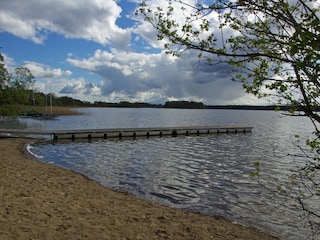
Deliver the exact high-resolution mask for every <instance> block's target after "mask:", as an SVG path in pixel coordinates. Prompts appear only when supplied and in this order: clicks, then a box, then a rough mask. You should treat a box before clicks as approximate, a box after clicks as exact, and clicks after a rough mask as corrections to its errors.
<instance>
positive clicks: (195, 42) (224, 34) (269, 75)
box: [137, 0, 320, 122]
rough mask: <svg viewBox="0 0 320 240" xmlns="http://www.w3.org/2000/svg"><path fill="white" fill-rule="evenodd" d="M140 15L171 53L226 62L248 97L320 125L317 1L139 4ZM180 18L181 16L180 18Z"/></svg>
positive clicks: (221, 1)
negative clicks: (265, 99) (273, 103)
mask: <svg viewBox="0 0 320 240" xmlns="http://www.w3.org/2000/svg"><path fill="white" fill-rule="evenodd" d="M137 14H142V15H143V16H144V17H145V20H146V21H148V22H150V23H151V24H152V25H153V27H154V28H155V29H157V34H158V39H159V40H161V41H163V42H164V47H165V48H166V49H167V53H169V54H173V55H175V56H180V55H181V54H182V53H183V52H184V51H186V50H189V49H193V50H198V51H199V55H198V56H199V57H200V58H204V59H206V60H207V61H208V63H210V64H212V63H213V62H216V61H218V62H227V63H229V64H230V65H232V66H233V67H234V68H233V69H234V74H233V80H235V81H240V82H242V83H243V87H244V88H245V89H246V91H247V93H252V94H254V95H256V96H258V97H271V99H272V100H273V101H276V102H277V103H279V104H280V103H281V104H288V105H290V106H291V107H292V108H293V109H297V107H299V109H301V108H302V109H303V111H304V112H305V113H306V114H307V115H308V116H310V117H311V118H312V119H313V120H315V121H317V122H320V117H319V116H318V114H316V112H315V110H316V109H317V107H318V106H319V99H318V98H319V92H320V91H319V86H320V85H319V81H318V79H319V71H320V66H319V59H320V45H319V41H320V39H319V32H320V21H319V3H318V2H317V1H315V0H307V1H305V0H297V1H283V0H282V1H280V0H269V1H266V0H239V1H226V0H215V1H211V4H207V5H204V4H197V5H190V4H187V3H185V2H183V1H179V0H175V1H174V0H173V1H168V5H167V8H160V7H157V8H151V7H149V6H148V1H145V2H143V3H142V4H141V6H140V8H139V11H138V12H137ZM178 16H179V17H178Z"/></svg>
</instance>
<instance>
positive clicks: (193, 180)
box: [0, 108, 313, 239]
mask: <svg viewBox="0 0 320 240" xmlns="http://www.w3.org/2000/svg"><path fill="white" fill-rule="evenodd" d="M79 111H81V112H83V115H77V116H61V117H59V118H58V119H57V120H53V121H39V120H35V119H28V118H23V119H17V120H15V121H10V122H8V121H4V120H2V121H0V128H3V127H6V128H21V129H30V130H31V129H36V130H61V129H94V128H136V127H179V126H209V125H210V126H228V125H232V126H234V125H239V126H250V127H253V129H252V132H251V133H245V134H243V133H240V134H219V135H205V136H191V137H162V138H160V137H152V138H149V139H147V138H137V139H135V140H134V139H127V140H119V139H113V140H102V139H101V140H94V141H90V142H87V141H79V142H72V141H67V142H59V141H58V142H47V141H46V142H40V143H37V144H34V145H33V146H31V152H32V153H33V154H34V155H37V156H38V157H39V159H40V160H41V161H47V162H49V163H52V164H54V165H57V166H61V167H64V168H67V169H70V170H72V171H76V172H79V173H82V174H84V175H86V176H88V177H90V178H91V179H94V180H96V181H98V182H99V183H101V184H102V185H104V186H106V187H108V188H111V189H115V190H120V191H123V192H127V193H130V194H132V195H134V196H136V197H138V198H142V199H147V200H150V201H153V202H157V203H161V204H164V205H167V206H170V207H174V208H179V209H186V210H190V211H195V212H200V213H202V214H207V215H212V216H223V217H227V218H229V219H232V220H233V221H236V222H239V223H242V224H245V225H250V226H254V227H257V228H260V229H263V230H266V231H269V232H272V233H274V234H276V235H277V236H280V237H283V238H285V239H305V238H306V236H307V235H306V234H310V229H309V226H308V225H306V224H305V223H306V221H305V219H304V218H303V216H302V215H303V212H301V211H298V210H296V209H295V208H292V207H291V200H290V199H288V198H286V197H284V196H281V195H279V194H278V193H277V192H276V191H275V189H276V187H277V184H278V181H280V182H281V181H286V180H287V179H288V175H289V174H290V173H291V172H290V170H291V169H292V168H295V167H297V166H301V164H303V159H300V158H298V157H293V156H292V155H288V154H289V153H290V154H293V155H294V154H299V152H300V150H299V149H298V148H297V146H296V145H295V144H296V143H297V139H296V138H295V135H296V134H299V135H300V141H301V142H300V144H302V145H303V143H304V142H305V139H306V138H307V137H308V136H311V134H312V131H313V127H312V124H311V122H310V120H309V119H308V118H306V117H290V116H285V115H283V114H282V113H281V112H273V111H252V110H184V109H132V108H81V109H79ZM1 126H2V127H1ZM255 161H260V163H261V173H262V177H261V181H260V182H259V183H258V182H257V181H256V180H255V179H253V178H252V177H250V172H252V171H254V170H255V168H254V166H253V163H254V162H255Z"/></svg>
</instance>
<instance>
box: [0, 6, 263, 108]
mask: <svg viewBox="0 0 320 240" xmlns="http://www.w3.org/2000/svg"><path fill="white" fill-rule="evenodd" d="M139 2H140V1H139V0H117V1H113V0H92V1H85V0H68V1H65V0H63V1H62V0H55V1H53V0H52V1H50V0H48V1H43V0H32V1H31V0H30V1H25V0H12V1H1V9H0V16H1V17H0V46H1V47H2V48H1V53H2V54H3V55H4V57H5V64H6V67H7V68H8V70H9V71H12V70H13V69H14V68H15V67H17V66H25V67H28V68H29V69H30V70H31V72H32V73H33V75H34V76H35V77H36V90H37V91H41V92H45V91H46V88H47V89H49V88H51V91H52V92H53V93H55V94H56V95H58V96H69V97H72V98H76V99H81V100H85V101H91V102H93V101H105V102H119V101H130V102H149V103H162V104H163V103H165V102H166V101H168V100H189V101H202V102H204V103H205V104H259V101H258V100H257V99H256V98H254V97H253V96H250V95H246V94H244V90H243V89H242V87H241V84H239V83H234V82H232V81H231V80H230V76H228V74H226V72H227V70H228V66H226V65H218V66H208V65H206V64H204V63H201V62H199V61H198V59H197V55H198V53H196V52H192V51H189V52H185V53H184V54H183V55H182V56H181V57H180V58H175V57H173V56H170V55H167V54H165V50H164V49H163V42H160V41H158V40H157V36H156V32H155V30H154V29H153V28H152V26H151V25H150V24H149V23H147V22H145V21H143V19H142V17H141V16H136V15H135V10H136V8H137V7H138V4H139ZM191 2H194V1H191ZM167 3H168V1H167V0H155V1H154V0H153V1H152V0H150V1H149V4H150V6H151V7H156V6H165V5H166V4H167ZM176 16H179V15H176ZM212 19H213V20H212V21H213V23H214V17H213V18H212ZM213 25H214V24H213Z"/></svg>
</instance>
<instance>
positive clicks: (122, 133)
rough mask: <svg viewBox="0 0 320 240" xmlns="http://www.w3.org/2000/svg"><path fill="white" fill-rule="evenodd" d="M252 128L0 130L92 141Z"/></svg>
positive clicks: (7, 134)
mask: <svg viewBox="0 0 320 240" xmlns="http://www.w3.org/2000/svg"><path fill="white" fill-rule="evenodd" d="M251 130H252V127H241V126H223V127H218V126H203V127H159V128H109V129H82V130H57V131H27V130H8V129H0V136H2V137H10V136H11V137H19V136H20V137H21V136H35V135H42V136H47V137H48V136H49V138H51V139H53V140H62V139H71V140H76V139H89V140H90V139H93V138H102V139H109V138H119V139H122V138H137V137H147V138H148V137H163V136H172V137H176V136H199V135H205V134H207V135H208V134H229V133H249V132H251Z"/></svg>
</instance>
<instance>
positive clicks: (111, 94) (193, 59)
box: [67, 49, 253, 104]
mask: <svg viewBox="0 0 320 240" xmlns="http://www.w3.org/2000/svg"><path fill="white" fill-rule="evenodd" d="M67 61H68V62H69V63H70V64H72V65H73V66H74V67H77V68H81V69H83V70H87V71H90V72H91V73H93V74H96V75H98V76H99V77H100V78H101V79H102V84H101V94H102V95H103V96H104V97H105V99H109V100H111V99H113V100H115V99H121V101H123V100H130V101H147V102H160V103H163V102H165V101H167V100H170V99H176V100H190V101H191V100H192V101H204V102H205V103H207V104H223V103H228V104H237V103H238V104H239V103H240V102H241V103H242V104H245V103H249V102H251V101H252V99H253V98H252V97H249V95H244V90H243V89H242V86H241V84H239V83H235V82H232V81H231V80H230V79H231V77H230V76H229V75H228V74H226V72H227V71H228V70H229V67H228V65H217V66H209V65H208V64H207V63H205V62H201V61H198V59H197V56H196V54H194V53H193V52H188V53H186V54H184V55H182V56H181V57H180V58H175V57H172V56H170V55H166V54H165V53H158V54H147V53H135V52H126V51H121V50H116V49H112V50H111V51H110V52H108V51H103V50H96V52H95V53H94V54H93V55H92V56H90V57H88V58H84V59H76V58H72V56H70V57H69V58H68V59H67Z"/></svg>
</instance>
